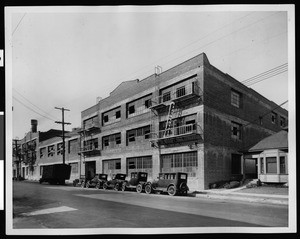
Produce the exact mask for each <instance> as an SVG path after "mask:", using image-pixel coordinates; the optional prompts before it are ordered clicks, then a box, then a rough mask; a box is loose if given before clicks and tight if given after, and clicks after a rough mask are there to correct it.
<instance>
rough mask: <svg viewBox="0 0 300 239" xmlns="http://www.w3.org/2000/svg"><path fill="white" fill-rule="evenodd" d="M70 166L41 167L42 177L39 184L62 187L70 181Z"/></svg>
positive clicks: (53, 165)
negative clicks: (44, 183)
mask: <svg viewBox="0 0 300 239" xmlns="http://www.w3.org/2000/svg"><path fill="white" fill-rule="evenodd" d="M70 174H71V166H70V165H67V164H52V165H45V166H43V173H42V177H41V178H40V180H39V182H40V183H43V182H48V183H50V184H60V185H64V184H65V180H67V179H70Z"/></svg>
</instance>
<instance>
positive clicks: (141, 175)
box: [122, 172, 148, 193]
mask: <svg viewBox="0 0 300 239" xmlns="http://www.w3.org/2000/svg"><path fill="white" fill-rule="evenodd" d="M147 178H148V173H145V172H132V173H131V175H130V179H129V181H124V182H123V184H122V191H126V190H136V191H137V192H138V193H141V192H142V191H143V189H144V188H145V187H144V185H145V184H146V182H147Z"/></svg>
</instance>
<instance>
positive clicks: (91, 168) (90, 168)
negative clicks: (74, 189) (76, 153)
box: [85, 161, 96, 179]
mask: <svg viewBox="0 0 300 239" xmlns="http://www.w3.org/2000/svg"><path fill="white" fill-rule="evenodd" d="M95 174H96V161H91V162H85V176H86V177H87V178H88V179H92V178H93V177H95Z"/></svg>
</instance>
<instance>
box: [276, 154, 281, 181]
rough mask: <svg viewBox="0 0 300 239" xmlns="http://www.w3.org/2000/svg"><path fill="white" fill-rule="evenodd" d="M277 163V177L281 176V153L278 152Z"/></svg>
mask: <svg viewBox="0 0 300 239" xmlns="http://www.w3.org/2000/svg"><path fill="white" fill-rule="evenodd" d="M276 163H277V175H278V174H280V158H279V152H278V151H277V155H276Z"/></svg>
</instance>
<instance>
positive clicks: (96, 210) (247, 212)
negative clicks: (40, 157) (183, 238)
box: [13, 181, 288, 229]
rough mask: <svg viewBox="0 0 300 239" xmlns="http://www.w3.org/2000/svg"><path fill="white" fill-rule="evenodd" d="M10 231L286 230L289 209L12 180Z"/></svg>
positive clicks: (285, 207) (283, 206) (284, 206)
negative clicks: (259, 228) (40, 229)
mask: <svg viewBox="0 0 300 239" xmlns="http://www.w3.org/2000/svg"><path fill="white" fill-rule="evenodd" d="M13 226H14V229H19V228H69V229H70V228H164V227H168V228H170V227H287V226H288V206H286V205H267V204H259V203H247V202H237V201H235V202H234V201H222V200H215V199H205V198H196V197H190V196H189V197H183V196H174V197H171V196H169V195H159V194H151V195H148V194H145V193H142V194H138V193H136V192H127V191H126V192H122V191H120V192H116V191H113V190H109V191H108V190H107V191H105V190H102V189H100V190H98V189H95V188H88V189H87V188H80V187H72V186H70V185H64V186H60V185H48V184H47V183H44V184H39V183H37V182H26V181H21V182H18V181H14V182H13Z"/></svg>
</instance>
